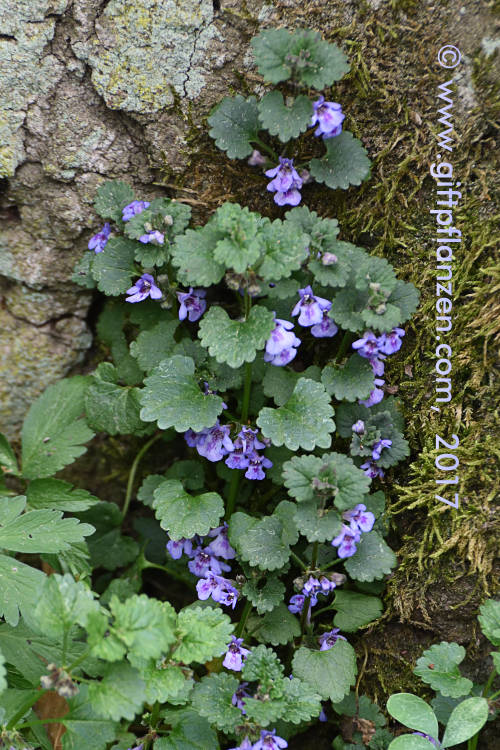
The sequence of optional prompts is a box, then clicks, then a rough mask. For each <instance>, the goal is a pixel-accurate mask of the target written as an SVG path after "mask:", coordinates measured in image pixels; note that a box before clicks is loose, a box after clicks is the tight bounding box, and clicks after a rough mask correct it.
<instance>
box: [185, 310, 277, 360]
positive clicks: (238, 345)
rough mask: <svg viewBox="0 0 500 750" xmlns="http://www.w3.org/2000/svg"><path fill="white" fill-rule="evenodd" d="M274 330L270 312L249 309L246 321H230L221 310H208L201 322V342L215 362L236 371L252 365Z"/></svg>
mask: <svg viewBox="0 0 500 750" xmlns="http://www.w3.org/2000/svg"><path fill="white" fill-rule="evenodd" d="M273 328H274V317H273V314H272V312H270V311H269V310H266V309H265V308H264V307H262V306H255V307H252V309H251V310H250V314H249V316H248V319H247V320H231V318H230V317H229V315H228V314H227V312H226V311H225V310H224V309H223V308H222V307H211V308H210V310H209V311H208V312H207V313H206V315H205V316H204V317H203V319H202V320H201V321H200V333H199V335H200V340H201V343H202V346H204V347H205V348H206V349H208V351H209V353H210V355H211V356H212V357H215V359H216V360H217V362H221V363H222V362H226V363H227V364H228V365H229V366H230V367H233V368H235V369H236V368H238V367H241V365H242V364H243V363H244V362H253V360H254V359H255V356H256V354H257V350H258V349H263V348H264V345H265V343H266V341H267V339H268V338H269V336H270V334H271V331H272V330H273Z"/></svg>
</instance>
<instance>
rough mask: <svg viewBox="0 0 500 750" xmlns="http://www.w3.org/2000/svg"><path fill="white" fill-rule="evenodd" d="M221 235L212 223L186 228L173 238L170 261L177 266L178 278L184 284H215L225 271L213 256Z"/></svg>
mask: <svg viewBox="0 0 500 750" xmlns="http://www.w3.org/2000/svg"><path fill="white" fill-rule="evenodd" d="M222 237H223V235H222V234H221V232H219V230H218V229H217V228H216V227H215V226H214V224H212V223H210V222H209V223H208V224H205V226H204V227H199V228H198V229H187V230H186V232H185V233H184V234H181V235H179V236H178V237H176V238H175V241H174V245H173V247H172V261H173V263H174V265H176V266H177V267H178V268H179V271H178V274H177V276H178V278H179V281H180V282H181V283H182V284H185V285H186V286H211V285H212V284H217V283H218V282H219V281H220V280H221V279H222V277H223V276H224V273H225V271H226V267H225V266H224V264H223V263H218V262H217V261H216V260H215V258H214V250H215V246H216V244H217V242H219V240H221V239H222Z"/></svg>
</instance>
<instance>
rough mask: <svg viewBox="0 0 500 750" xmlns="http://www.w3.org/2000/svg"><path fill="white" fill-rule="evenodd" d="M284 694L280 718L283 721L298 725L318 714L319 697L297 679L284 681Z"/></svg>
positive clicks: (319, 709)
mask: <svg viewBox="0 0 500 750" xmlns="http://www.w3.org/2000/svg"><path fill="white" fill-rule="evenodd" d="M284 692H285V695H284V702H285V710H284V711H283V714H282V718H283V719H284V720H285V721H287V722H288V721H291V722H292V724H300V723H302V722H303V721H308V720H309V719H311V718H312V717H313V716H318V715H319V714H320V712H321V702H320V696H319V695H318V694H317V692H314V691H312V690H311V689H310V687H309V686H308V685H307V684H305V683H304V682H302V681H301V680H299V679H298V678H297V677H294V678H293V680H289V679H285V683H284Z"/></svg>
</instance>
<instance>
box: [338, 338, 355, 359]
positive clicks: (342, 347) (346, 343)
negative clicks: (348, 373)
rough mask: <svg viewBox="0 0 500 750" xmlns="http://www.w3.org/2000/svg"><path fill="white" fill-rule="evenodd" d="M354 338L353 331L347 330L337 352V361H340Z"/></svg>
mask: <svg viewBox="0 0 500 750" xmlns="http://www.w3.org/2000/svg"><path fill="white" fill-rule="evenodd" d="M352 339H353V335H352V333H350V331H346V333H344V338H343V339H342V341H341V342H340V346H339V350H338V352H337V356H336V357H335V362H340V360H341V359H342V357H343V356H344V354H345V353H346V351H347V350H348V348H349V344H350V343H351V341H352Z"/></svg>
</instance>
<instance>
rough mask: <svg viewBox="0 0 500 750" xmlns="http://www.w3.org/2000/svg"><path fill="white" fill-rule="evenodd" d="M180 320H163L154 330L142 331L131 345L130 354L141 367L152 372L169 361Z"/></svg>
mask: <svg viewBox="0 0 500 750" xmlns="http://www.w3.org/2000/svg"><path fill="white" fill-rule="evenodd" d="M178 326H179V321H178V320H161V321H160V322H159V323H157V324H156V325H155V326H153V327H152V328H149V329H147V330H146V331H142V332H141V333H140V334H139V335H138V337H137V339H136V341H132V343H131V344H130V353H131V355H132V356H133V357H135V358H136V359H137V362H138V364H139V365H140V367H141V368H142V369H143V370H145V371H146V372H148V373H149V372H151V370H153V369H154V368H155V367H157V366H158V365H159V364H160V362H161V361H162V360H163V359H167V357H169V356H170V355H171V354H172V352H173V349H174V347H175V344H176V341H175V339H174V333H175V331H176V329H177V327H178Z"/></svg>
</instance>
